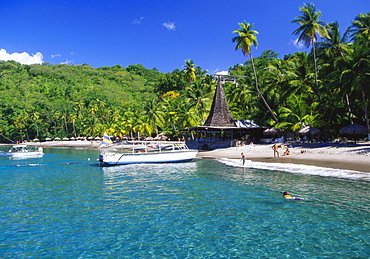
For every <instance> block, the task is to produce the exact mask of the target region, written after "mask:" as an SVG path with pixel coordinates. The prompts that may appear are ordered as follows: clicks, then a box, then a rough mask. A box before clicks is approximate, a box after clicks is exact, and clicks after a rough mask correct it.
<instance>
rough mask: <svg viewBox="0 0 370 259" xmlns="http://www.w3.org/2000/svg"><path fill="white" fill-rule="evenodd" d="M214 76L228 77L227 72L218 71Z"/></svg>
mask: <svg viewBox="0 0 370 259" xmlns="http://www.w3.org/2000/svg"><path fill="white" fill-rule="evenodd" d="M215 74H216V75H220V76H228V75H229V71H220V72H216V73H215Z"/></svg>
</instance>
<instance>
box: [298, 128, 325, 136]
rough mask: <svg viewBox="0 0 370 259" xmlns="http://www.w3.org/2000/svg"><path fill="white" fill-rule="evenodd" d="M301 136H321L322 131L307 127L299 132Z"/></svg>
mask: <svg viewBox="0 0 370 259" xmlns="http://www.w3.org/2000/svg"><path fill="white" fill-rule="evenodd" d="M298 134H300V135H315V134H320V130H319V129H317V128H314V127H311V126H306V127H304V128H302V129H300V130H299V131H298Z"/></svg>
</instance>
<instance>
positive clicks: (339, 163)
mask: <svg viewBox="0 0 370 259" xmlns="http://www.w3.org/2000/svg"><path fill="white" fill-rule="evenodd" d="M271 147H272V145H271V144H270V145H254V146H253V147H231V148H226V149H219V150H212V151H200V152H199V154H198V156H199V157H204V158H207V157H213V158H229V159H240V158H241V153H244V154H245V156H246V159H247V160H251V161H254V162H264V163H290V164H302V165H313V166H319V167H325V168H333V169H342V170H353V171H358V172H363V173H370V143H369V142H367V143H361V144H356V145H351V146H345V145H339V144H328V145H323V144H300V145H299V146H295V147H293V148H291V149H290V155H288V156H282V155H280V156H279V157H274V155H273V151H272V149H271ZM284 150H285V149H281V150H279V153H280V154H282V153H283V152H284ZM301 151H305V152H304V153H301Z"/></svg>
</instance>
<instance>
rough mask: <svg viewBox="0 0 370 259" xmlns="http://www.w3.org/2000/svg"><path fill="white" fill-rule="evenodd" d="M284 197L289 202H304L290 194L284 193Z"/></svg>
mask: <svg viewBox="0 0 370 259" xmlns="http://www.w3.org/2000/svg"><path fill="white" fill-rule="evenodd" d="M283 197H284V198H285V199H287V200H304V198H298V197H293V196H292V195H290V194H289V193H288V192H283Z"/></svg>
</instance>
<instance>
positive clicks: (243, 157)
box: [241, 153, 246, 165]
mask: <svg viewBox="0 0 370 259" xmlns="http://www.w3.org/2000/svg"><path fill="white" fill-rule="evenodd" d="M241 156H242V159H241V160H242V165H244V164H245V159H246V157H245V155H244V154H243V153H241Z"/></svg>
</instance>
